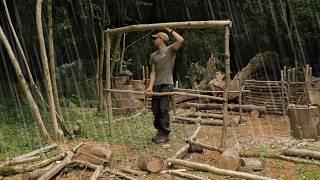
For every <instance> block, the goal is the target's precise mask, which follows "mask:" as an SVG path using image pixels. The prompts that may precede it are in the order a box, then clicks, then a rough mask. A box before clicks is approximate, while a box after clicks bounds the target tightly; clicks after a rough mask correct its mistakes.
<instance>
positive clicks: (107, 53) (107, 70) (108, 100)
mask: <svg viewBox="0 0 320 180" xmlns="http://www.w3.org/2000/svg"><path fill="white" fill-rule="evenodd" d="M106 42H107V45H106V60H107V61H106V66H107V67H106V81H107V82H106V84H107V85H106V86H107V89H110V88H111V75H112V72H111V68H110V49H111V37H110V34H109V33H107V34H106ZM107 110H108V125H109V133H110V136H112V124H111V121H112V118H113V114H112V103H111V91H107Z"/></svg>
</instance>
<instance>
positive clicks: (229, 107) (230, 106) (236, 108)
mask: <svg viewBox="0 0 320 180" xmlns="http://www.w3.org/2000/svg"><path fill="white" fill-rule="evenodd" d="M186 106H187V107H195V108H197V109H198V110H202V109H217V110H224V108H225V107H224V105H222V104H213V103H208V104H197V103H186ZM226 109H227V110H232V111H239V105H238V104H227V105H226ZM242 110H243V111H245V112H250V111H253V110H257V111H259V112H260V113H265V112H266V111H267V109H266V107H264V106H256V105H242Z"/></svg>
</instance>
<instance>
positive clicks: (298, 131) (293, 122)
mask: <svg viewBox="0 0 320 180" xmlns="http://www.w3.org/2000/svg"><path fill="white" fill-rule="evenodd" d="M317 111H318V109H317V107H316V106H307V105H289V106H288V112H289V113H288V116H289V120H290V130H291V135H292V136H293V137H294V138H296V139H315V138H317V136H318V129H317V125H318V123H319V122H318V120H317V117H314V116H313V114H316V112H317Z"/></svg>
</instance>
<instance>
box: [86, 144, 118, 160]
mask: <svg viewBox="0 0 320 180" xmlns="http://www.w3.org/2000/svg"><path fill="white" fill-rule="evenodd" d="M88 154H91V155H94V156H97V157H99V158H101V159H104V161H106V162H110V161H111V156H112V151H111V150H109V149H107V148H104V147H101V146H94V147H92V148H91V149H90V150H89V151H88Z"/></svg>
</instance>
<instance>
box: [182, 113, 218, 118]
mask: <svg viewBox="0 0 320 180" xmlns="http://www.w3.org/2000/svg"><path fill="white" fill-rule="evenodd" d="M188 116H190V117H201V118H214V119H223V115H221V114H212V113H202V112H195V113H190V114H189V115H188Z"/></svg>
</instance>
